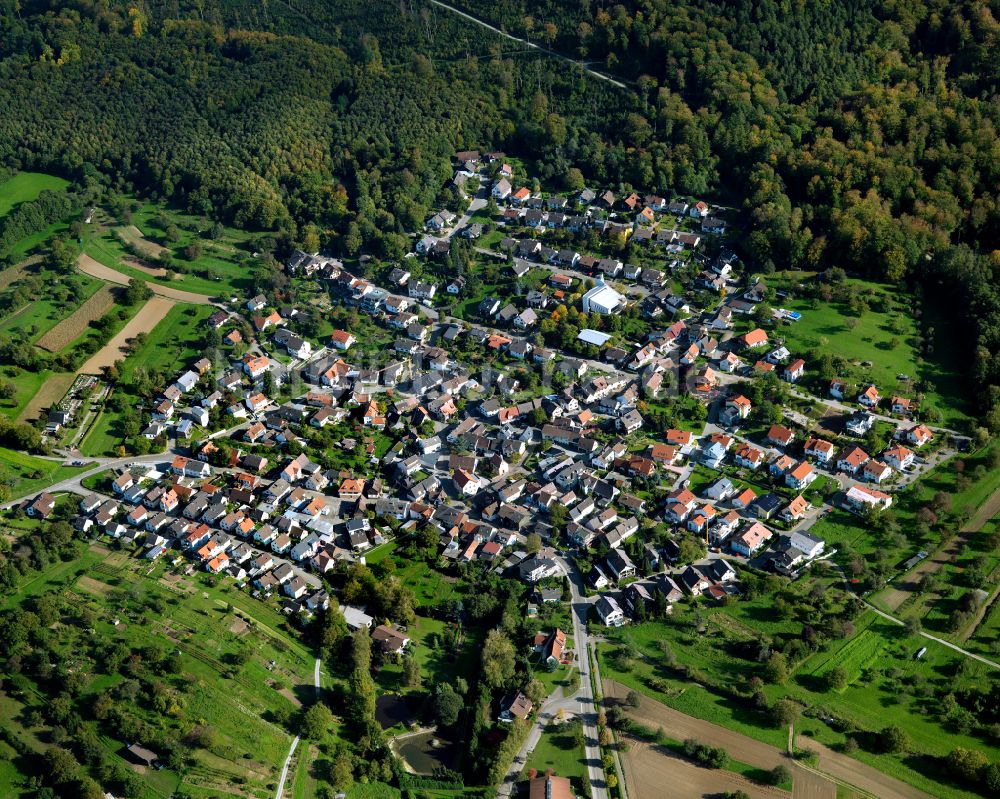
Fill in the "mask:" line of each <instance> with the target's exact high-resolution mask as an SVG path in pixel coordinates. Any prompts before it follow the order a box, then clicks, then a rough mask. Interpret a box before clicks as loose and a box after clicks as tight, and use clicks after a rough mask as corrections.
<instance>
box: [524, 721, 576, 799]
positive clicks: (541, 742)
mask: <svg viewBox="0 0 1000 799" xmlns="http://www.w3.org/2000/svg"><path fill="white" fill-rule="evenodd" d="M528 768H533V769H537V770H538V772H539V773H540V774H541V773H544V772H546V771H549V770H550V769H551V770H552V771H553V772H555V773H556V774H557V775H558V776H560V777H569V778H570V779H571V780H573V783H574V785H575V787H576V790H577V792H580V790H581V784H582V779H583V777H584V776H585V775H586V774H587V761H586V753H585V752H584V748H583V737H582V729H581V726H580V724H579V722H577V721H571V722H563V723H551V724H548V725H547V726H546V727H545V728H543V730H542V735H541V737H540V738H539V739H538V744H537V745H536V746H535V748H534V750H533V751H532V752H531V754H530V755H528Z"/></svg>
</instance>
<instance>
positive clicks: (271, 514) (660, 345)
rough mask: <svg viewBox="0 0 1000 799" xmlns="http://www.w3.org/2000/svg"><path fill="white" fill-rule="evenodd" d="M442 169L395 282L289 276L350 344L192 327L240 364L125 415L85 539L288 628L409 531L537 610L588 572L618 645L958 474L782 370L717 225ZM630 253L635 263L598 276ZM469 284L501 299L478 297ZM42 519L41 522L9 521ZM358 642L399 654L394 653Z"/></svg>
mask: <svg viewBox="0 0 1000 799" xmlns="http://www.w3.org/2000/svg"><path fill="white" fill-rule="evenodd" d="M455 163H456V171H455V175H454V178H453V180H452V183H451V184H450V186H449V187H448V191H450V192H451V193H452V194H453V196H454V197H455V198H456V203H457V206H458V207H459V208H462V207H467V211H466V212H465V213H464V214H461V215H460V214H456V213H453V212H452V211H450V210H447V209H442V210H441V211H440V212H439V213H437V214H435V215H434V216H433V217H432V218H431V219H430V220H429V221H428V222H427V226H426V230H425V231H424V232H421V233H418V234H416V235H415V237H414V242H415V244H414V250H413V252H412V253H410V254H409V256H408V257H407V258H405V259H403V262H402V263H399V264H393V265H391V266H385V267H383V268H381V269H380V270H378V271H377V274H376V273H375V272H374V271H373V270H372V269H371V268H370V266H368V265H365V264H363V263H362V264H359V267H361V268H359V269H357V270H355V271H357V272H359V273H361V272H364V275H365V276H362V274H354V273H352V271H350V270H349V269H348V268H347V267H346V266H345V265H344V263H342V262H341V261H340V260H338V259H336V258H333V257H327V256H324V255H321V254H318V253H312V254H310V253H305V252H295V253H294V254H293V255H292V256H291V258H290V259H289V260H288V262H287V265H286V274H287V276H288V278H289V279H290V280H295V281H299V282H302V283H306V284H309V285H311V286H314V287H315V288H316V291H317V292H319V293H320V294H321V295H322V296H324V297H326V298H328V302H329V305H328V306H327V307H340V308H346V309H350V313H352V314H354V315H355V319H356V320H360V321H359V322H358V324H357V325H356V326H355V327H354V328H352V329H346V328H345V329H336V330H334V331H333V333H332V334H331V335H330V336H329V337H328V338H327V339H325V340H311V341H310V340H309V339H308V337H307V336H305V335H304V334H302V333H300V332H298V331H299V330H300V327H299V325H298V324H297V319H299V318H300V317H301V316H303V315H305V314H308V313H316V309H315V307H313V308H310V309H305V308H297V307H289V306H288V305H287V304H285V303H283V302H281V301H279V300H278V299H277V298H276V297H269V296H266V295H263V294H262V295H258V296H254V297H246V298H237V300H236V301H235V302H231V303H229V305H228V306H227V308H226V309H225V310H222V309H220V310H218V311H216V312H215V313H213V314H212V315H211V316H210V317H209V318H208V320H207V325H208V326H209V328H211V329H212V330H214V331H217V332H218V334H219V335H220V336H221V338H222V342H223V348H226V347H228V348H232V349H233V350H234V351H237V352H240V353H242V354H241V355H239V357H233V358H232V359H231V360H224V362H222V363H218V362H216V363H213V362H212V361H210V360H209V359H208V358H206V357H199V358H196V359H194V360H193V361H192V362H191V363H185V364H181V365H180V366H179V368H178V370H177V374H176V378H175V380H174V381H173V383H172V384H171V385H169V387H167V388H166V389H165V390H164V391H163V392H162V394H161V395H159V396H157V397H156V399H155V401H153V402H152V403H151V404H150V405H149V407H148V408H147V416H148V418H147V427H146V428H145V430H144V431H143V434H142V435H143V436H144V438H146V439H148V440H149V441H150V442H151V446H152V447H153V449H154V452H153V453H152V454H149V455H143V456H141V457H137V458H136V460H135V462H134V463H132V464H131V465H130V466H128V467H127V468H124V469H121V470H119V471H118V472H117V473H115V474H113V475H109V477H108V479H107V481H106V482H103V483H101V484H100V485H99V486H98V488H97V489H96V490H95V491H94V493H92V494H90V495H89V496H87V497H85V498H84V499H83V500H82V501H80V503H79V512H78V515H77V518H76V519H75V524H76V526H77V528H78V530H80V531H81V532H83V533H86V534H88V535H103V536H107V537H109V538H111V539H117V540H118V541H120V542H123V543H124V544H126V545H130V546H133V547H135V552H136V557H139V558H145V559H148V560H151V561H152V560H157V559H160V558H166V559H169V560H172V561H175V562H177V563H179V564H183V563H185V562H186V563H187V564H188V566H187V568H188V569H189V570H207V571H208V572H211V573H214V574H217V575H219V577H220V579H231V580H233V581H235V582H236V583H238V584H239V585H242V586H245V589H246V590H247V591H249V592H252V593H253V595H254V596H257V597H259V598H261V599H262V600H268V601H277V602H279V603H280V604H281V606H282V609H283V610H284V612H285V613H287V614H289V615H295V616H297V615H299V614H302V615H305V616H309V615H311V614H313V613H314V612H316V611H317V610H319V609H325V608H327V607H328V606H329V604H330V599H331V598H330V596H329V594H328V592H327V590H326V589H325V588H324V581H323V579H322V578H323V576H324V575H325V574H327V573H328V572H330V571H331V570H332V569H335V568H336V567H337V566H338V564H341V563H351V562H355V561H361V562H364V560H365V558H366V556H370V554H371V553H372V552H374V551H377V550H378V548H379V547H383V546H387V545H389V544H390V543H391V542H392V541H394V540H397V539H399V538H401V537H406V536H410V535H415V534H416V533H417V532H418V531H420V530H427V529H432V530H433V531H434V534H435V535H436V537H437V540H438V548H439V553H440V568H441V569H443V570H447V569H449V568H452V567H453V566H454V565H455V564H471V563H475V564H484V566H485V568H488V569H491V570H498V571H503V572H505V573H509V574H513V575H516V576H517V577H518V578H519V579H520V580H522V581H523V582H525V583H527V584H529V585H530V586H543V585H551V584H552V581H553V579H556V580H559V579H561V578H563V577H564V576H565V575H566V574H567V572H568V571H569V570H573V569H581V572H582V573H581V576H582V577H583V579H584V580H585V583H586V585H587V588H588V590H589V591H591V592H593V595H594V596H596V597H597V599H596V601H595V602H594V604H593V608H594V618H593V619H592V621H593V622H594V623H595V624H600V625H606V626H619V625H623V624H626V623H628V621H629V619H630V618H633V617H635V616H636V615H641V616H642V617H643V618H644V617H645V615H646V613H647V612H648V611H649V609H651V608H653V607H654V606H657V607H660V608H667V609H668V612H669V607H670V605H671V604H672V603H675V602H678V601H680V600H682V599H683V598H686V597H698V598H703V599H704V600H705V601H718V600H722V599H724V598H726V597H729V596H738V595H739V593H740V585H741V578H740V574H741V570H742V569H744V568H747V567H752V568H754V569H758V570H765V571H772V572H776V573H780V574H783V575H788V576H791V577H793V578H794V577H796V576H797V575H799V574H800V573H802V572H803V570H806V569H809V568H810V566H811V565H812V564H813V563H814V562H816V561H817V560H822V559H824V558H828V557H830V555H831V549H830V547H828V546H827V544H826V542H825V541H824V540H822V538H819V537H817V536H815V535H812V534H811V533H810V532H809V529H810V527H811V526H812V524H813V523H814V522H815V521H816V520H817V519H818V518H819V517H820V516H821V515H822V514H825V513H827V512H828V511H829V510H830V509H831V508H832V507H840V508H844V509H847V510H849V511H851V512H853V513H856V514H859V515H862V516H871V515H877V514H878V513H880V512H882V511H884V510H885V509H887V508H889V507H890V506H891V505H892V503H893V493H894V491H895V490H896V489H898V488H899V487H901V486H904V485H906V484H907V483H908V482H910V481H912V480H913V479H915V478H916V477H917V476H919V474H920V473H921V472H922V471H923V470H925V469H926V468H929V466H930V465H931V464H932V463H933V462H934V460H935V458H941V457H943V455H944V454H945V453H947V452H948V447H950V446H952V443H949V441H948V440H947V436H946V435H940V436H939V435H937V434H936V433H935V429H934V428H932V426H930V425H928V424H925V423H922V422H921V421H920V408H919V407H918V405H917V403H916V402H915V401H914V399H913V398H912V397H905V396H892V395H889V396H886V395H883V394H882V392H881V390H880V387H879V386H878V385H874V384H856V383H851V382H849V381H847V380H844V379H839V378H836V377H834V378H832V379H829V380H823V381H822V382H818V381H817V379H816V376H815V375H810V368H811V365H810V363H809V362H807V361H806V360H805V359H804V358H803V354H802V353H798V352H795V351H790V350H789V349H788V348H786V347H785V346H784V345H783V343H782V335H781V331H782V329H783V327H787V326H792V325H795V324H796V322H797V317H798V314H794V313H791V312H787V311H783V310H782V309H780V308H779V307H772V305H771V303H772V302H775V300H776V299H777V301H778V302H780V297H778V298H775V295H774V292H773V291H770V290H769V289H768V287H767V286H766V284H765V281H763V280H759V279H757V278H753V279H750V280H744V278H743V277H742V269H741V265H740V263H739V260H738V258H737V257H736V256H735V254H734V253H733V252H732V251H730V250H728V249H727V248H726V245H725V235H726V221H725V215H726V211H725V209H721V208H715V207H712V206H710V205H709V204H707V203H705V202H703V201H698V200H694V201H691V200H690V199H681V198H669V199H668V198H663V197H657V196H652V195H649V196H644V197H640V196H639V195H637V194H630V195H628V196H625V197H618V196H616V195H615V194H614V193H613V192H611V191H609V190H591V189H588V188H584V189H582V190H580V191H577V192H573V193H570V194H567V195H563V196H557V195H543V194H542V193H541V192H539V191H538V190H537V189H532V188H530V185H531V181H526V180H524V179H519V176H518V175H516V174H514V170H513V169H512V167H511V166H510V165H509V164H508V163H507V162H506V160H505V156H504V155H503V154H501V153H491V154H480V153H478V152H464V153H459V154H458V155H457V156H456V161H455ZM477 220H478V221H477ZM626 239H628V240H630V241H631V242H633V243H638V245H639V247H636V246H633V247H632V248H631V250H630V252H632V253H636V252H640V253H641V256H638V257H636V258H635V260H636V261H637V262H636V263H623V262H622V261H621V260H619V259H618V258H617V257H615V255H614V252H615V251H616V250H617V249H620V244H621V242H622V241H624V240H626ZM616 242H617V246H616ZM581 250H583V252H581ZM456 252H457V253H458V256H460V257H456ZM463 259H464V261H463ZM483 263H486V264H487V265H488V266H487V267H482V264H483ZM654 264H656V265H655V266H654ZM481 268H488V269H489V270H492V271H493V272H494V273H496V274H497V275H498V279H497V281H496V283H494V284H493V285H491V286H483V285H479V286H477V285H476V278H475V277H474V273H475V272H476V271H477V270H479V269H481ZM479 282H480V283H482V281H481V280H480V281H479ZM474 290H478V292H479V294H476V293H475V291H474ZM480 295H482V296H480ZM320 307H322V306H320ZM762 309H766V313H767V317H768V318H765V319H762V318H761V310H762ZM568 320H572V321H573V322H574V325H572V326H571V325H569V324H568V323H567V322H568ZM765 327H766V328H767V329H766V330H765ZM372 331H378V335H379V336H383V337H382V338H379V339H378V342H377V343H376V342H374V341H373V342H369V343H370V344H373V345H374V346H369V347H367V348H366V346H365V345H366V341H365V338H366V336H369V335H375V333H373V332H372ZM567 331H569V332H567ZM248 338H249V340H248ZM762 398H763V399H762ZM796 398H799V399H802V398H808V400H809V401H810V402H812V403H814V404H818V405H820V406H822V407H823V409H824V414H825V415H824V416H823V418H822V422H821V423H819V424H818V423H817V422H816V420H815V419H814V418H811V417H807V416H806V415H804V414H802V413H800V412H798V411H796V410H795V409H794V406H795V400H796ZM762 405H766V406H767V413H762V412H761V407H760V406H762ZM876 426H877V427H878V428H880V429H882V430H883V431H884V433H883V434H882V435H881V437H873V436H872V435H871V433H872V431H873V428H876ZM324 436H328V437H326V438H324ZM329 436H332V438H331V437H329ZM873 442H876V443H877V447H873V446H872V444H873ZM157 450H159V451H160V452H166V454H157ZM332 450H335V451H336V455H337V458H339V459H340V460H339V461H338V460H337V458H333V457H331V456H330V452H331V451H332ZM348 456H349V460H347V458H348ZM345 463H346V464H349V465H348V466H345ZM53 507H54V499H53V497H52V496H51V495H49V494H47V493H43V494H42V495H40V496H39V497H37V499H35V500H34V501H33V502H31V503H29V504H28V506H27V508H26V511H27V513H28V514H29V515H31V516H37V517H42V518H44V517H46V516H47V515H48V514H50V513H51V512H52V510H53ZM640 606H641V607H640ZM341 611H342V612H343V613H344V614H345V617H346V619H347V621H348V623H349V625H350V626H351V627H352V628H357V627H359V626H366V627H373V621H374V620H373V618H372V616H370V615H369V614H368V613H366V612H365V608H364V607H352V606H348V605H344V606H341ZM556 633H559V631H556ZM373 634H374V636H375V640H376V641H377V642H378V644H379V645H380V646H381V647H382V648H383V649H384V650H385V651H387V652H388V651H402V649H403V648H405V646H406V645H407V641H408V639H407V637H406V634H405V631H404V630H401V629H399V628H397V627H396V626H395V625H393V624H383V625H380V626H376V627H374V633H373ZM559 634H562V633H559ZM538 645H539V646H540V647H543V648H548V649H549V650H551V649H552V647H553V646H555V647H556V648H557V649H558V648H560V647H561V645H560V644H559V638H558V635H556V634H555V633H554V634H553V637H551V638H550V637H547V638H546V640H545V641H540V642H539V643H538ZM555 657H556V658H558V657H559V653H558V652H557V653H556V654H555ZM522 709H523V708H522ZM529 710H530V708H529ZM504 712H505V713H508V712H512V711H511V707H506V708H505V709H504Z"/></svg>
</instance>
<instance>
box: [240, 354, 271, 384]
mask: <svg viewBox="0 0 1000 799" xmlns="http://www.w3.org/2000/svg"><path fill="white" fill-rule="evenodd" d="M270 368H271V361H270V360H269V359H268V358H267V357H266V356H264V355H258V356H254V355H251V354H250V353H249V352H248V353H247V354H246V355H244V356H243V371H244V372H246V373H247V374H248V375H250V377H251V379H256V378H258V377H260V376H261V375H262V374H264V372H266V371H267V370H268V369H270Z"/></svg>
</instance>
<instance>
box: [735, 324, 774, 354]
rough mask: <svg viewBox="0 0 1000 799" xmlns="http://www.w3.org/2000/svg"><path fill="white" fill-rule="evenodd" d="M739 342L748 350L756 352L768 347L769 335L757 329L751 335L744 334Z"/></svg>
mask: <svg viewBox="0 0 1000 799" xmlns="http://www.w3.org/2000/svg"><path fill="white" fill-rule="evenodd" d="M737 341H739V342H740V344H742V345H743V346H744V347H745V348H747V349H748V350H756V349H759V348H761V347H766V346H767V333H765V332H764V331H763V330H761V329H760V328H759V327H757V328H754V329H753V330H751V331H750V332H749V333H744V334H743V335H742V336H740V337H739V338H738V339H737Z"/></svg>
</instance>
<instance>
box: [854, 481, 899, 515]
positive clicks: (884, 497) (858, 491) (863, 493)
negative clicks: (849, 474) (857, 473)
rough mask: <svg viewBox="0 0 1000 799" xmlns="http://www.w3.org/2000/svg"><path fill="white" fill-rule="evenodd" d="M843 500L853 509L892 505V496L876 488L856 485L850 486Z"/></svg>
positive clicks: (862, 509) (863, 509)
mask: <svg viewBox="0 0 1000 799" xmlns="http://www.w3.org/2000/svg"><path fill="white" fill-rule="evenodd" d="M844 502H845V504H846V505H847V507H848V508H850V509H851V510H853V511H856V512H857V511H866V510H869V509H877V510H884V509H885V508H888V507H890V506H891V505H892V497H891V496H889V495H888V494H886V493H885V492H884V491H879V490H878V489H877V488H869V487H868V486H865V485H861V484H860V483H859V484H858V485H854V486H851V487H850V488H849V489H848V491H847V494H846V495H845V497H844Z"/></svg>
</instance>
